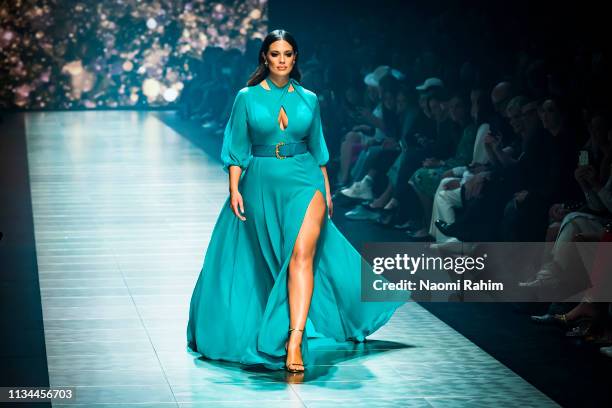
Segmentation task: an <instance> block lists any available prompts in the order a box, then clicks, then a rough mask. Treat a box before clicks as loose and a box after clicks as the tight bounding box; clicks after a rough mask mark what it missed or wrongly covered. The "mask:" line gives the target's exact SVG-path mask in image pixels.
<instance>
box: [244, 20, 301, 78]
mask: <svg viewBox="0 0 612 408" xmlns="http://www.w3.org/2000/svg"><path fill="white" fill-rule="evenodd" d="M279 40H285V41H287V42H288V43H289V44H291V47H293V52H294V54H295V64H293V68H292V69H291V72H290V73H289V78H293V79H295V80H296V81H298V82H299V81H300V80H301V79H302V74H301V72H300V69H299V68H298V56H299V54H298V45H297V42H296V41H295V38H293V36H292V35H291V33H289V32H288V31H285V30H274V31H272V32H271V33H269V34H268V35H267V36H266V38H265V39H264V40H263V43H262V44H261V48H260V49H259V53H258V54H257V60H258V62H257V68H256V69H255V71H254V72H253V73H252V74H251V76H250V77H249V80H248V81H247V86H254V85H258V84H259V83H260V82H261V81H263V79H264V78H265V77H267V76H268V74H269V73H270V69H269V68H268V67H267V66H266V64H265V58H264V55H265V54H267V53H268V50H269V49H270V44H272V43H273V42H275V41H279Z"/></svg>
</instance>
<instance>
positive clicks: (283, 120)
mask: <svg viewBox="0 0 612 408" xmlns="http://www.w3.org/2000/svg"><path fill="white" fill-rule="evenodd" d="M264 83H265V85H266V86H267V88H266V86H264ZM270 83H272V86H273V87H274V88H276V89H278V90H281V91H284V90H285V89H287V92H294V90H295V89H294V88H293V84H292V83H291V78H289V80H288V81H287V83H286V84H285V85H283V86H278V85H276V84H275V83H274V81H272V80H271V79H270V78H264V80H263V81H261V82H260V85H261V87H262V88H263V89H265V90H266V91H268V92H270V91H271V90H272V89H271V86H270ZM276 121H277V122H278V127H279V129H280V130H281V132H284V131H286V130H287V128H288V127H289V116H287V111H286V110H285V107H284V106H283V105H281V107H280V109H279V111H278V116H277V117H276Z"/></svg>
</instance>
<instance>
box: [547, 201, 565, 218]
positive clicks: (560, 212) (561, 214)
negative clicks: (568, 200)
mask: <svg viewBox="0 0 612 408" xmlns="http://www.w3.org/2000/svg"><path fill="white" fill-rule="evenodd" d="M567 214H569V210H567V209H565V208H564V206H563V204H559V203H557V204H553V205H552V206H551V207H550V210H548V216H549V217H550V219H551V221H552V222H556V221H561V220H563V218H565V216H566V215H567Z"/></svg>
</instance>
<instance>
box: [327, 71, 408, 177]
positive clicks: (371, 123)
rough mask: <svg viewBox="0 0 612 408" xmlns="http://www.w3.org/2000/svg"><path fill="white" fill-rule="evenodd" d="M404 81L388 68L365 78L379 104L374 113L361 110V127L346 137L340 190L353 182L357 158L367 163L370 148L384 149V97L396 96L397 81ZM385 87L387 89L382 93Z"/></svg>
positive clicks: (359, 114) (359, 111)
mask: <svg viewBox="0 0 612 408" xmlns="http://www.w3.org/2000/svg"><path fill="white" fill-rule="evenodd" d="M384 77H387V79H386V80H385V81H382V79H383V78H384ZM401 78H403V74H402V73H401V72H399V71H397V70H395V69H392V68H390V67H388V66H385V65H383V66H380V67H378V68H376V69H375V70H374V72H372V73H370V74H368V75H366V76H365V79H364V82H365V84H366V85H367V90H368V93H367V94H368V96H369V97H370V100H372V101H376V107H375V108H374V109H373V110H372V111H370V110H368V109H367V108H357V114H358V115H357V120H358V121H360V122H361V124H359V125H357V126H355V127H353V129H352V130H351V131H350V132H349V133H347V134H346V136H345V137H344V140H343V142H342V145H341V147H340V171H339V173H338V177H337V183H336V185H337V186H343V185H346V184H347V183H348V182H349V176H350V170H351V165H352V164H353V160H354V157H355V155H358V156H361V157H362V160H365V157H366V156H365V154H364V151H367V150H368V148H369V147H370V146H375V145H380V144H381V143H382V141H383V139H384V138H385V131H384V128H385V120H384V117H383V111H384V109H383V101H382V99H383V93H384V92H385V91H386V92H389V93H393V94H396V93H397V91H398V89H397V88H398V86H399V84H398V83H397V81H398V80H400V79H401ZM383 82H384V83H385V84H384V85H383V84H382V83H383ZM383 86H387V89H382V87H383Z"/></svg>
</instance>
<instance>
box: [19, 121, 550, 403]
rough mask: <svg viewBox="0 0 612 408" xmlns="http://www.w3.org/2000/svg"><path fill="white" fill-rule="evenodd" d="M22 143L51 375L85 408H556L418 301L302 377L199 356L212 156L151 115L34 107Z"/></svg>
mask: <svg viewBox="0 0 612 408" xmlns="http://www.w3.org/2000/svg"><path fill="white" fill-rule="evenodd" d="M27 142H28V160H29V169H30V178H31V189H32V204H33V212H34V226H35V235H36V249H37V254H38V264H39V278H40V287H41V294H42V297H43V298H42V307H43V317H44V325H45V339H46V347H47V355H48V366H49V377H50V382H51V385H52V386H53V385H56V386H60V385H61V386H75V387H77V391H76V394H77V401H76V402H78V403H80V404H83V406H92V404H93V403H99V404H101V405H96V406H102V405H103V404H108V405H111V406H118V405H120V406H122V407H128V406H139V407H142V406H147V407H157V406H160V407H171V406H181V407H182V406H185V407H194V406H211V405H214V406H244V404H245V403H246V405H256V406H261V405H263V406H266V407H268V406H270V407H281V406H282V407H323V406H337V404H338V403H341V404H343V405H349V404H350V406H355V407H357V406H368V407H370V406H372V407H373V406H389V407H391V406H401V407H463V406H465V407H475V406H483V407H484V406H486V407H490V406H517V407H519V406H520V407H526V406H532V407H533V406H538V407H540V406H542V407H545V406H556V404H554V403H553V402H552V401H551V400H549V399H548V398H547V397H546V396H544V395H543V394H542V393H540V392H539V391H538V390H537V389H535V388H534V387H533V386H531V385H530V384H528V383H527V382H526V381H524V380H522V379H521V378H520V377H518V376H517V375H516V374H514V373H513V372H512V371H511V370H509V369H508V368H506V367H505V366H503V365H502V364H500V363H499V362H497V361H496V360H495V359H493V358H492V357H491V356H489V355H488V354H486V353H485V352H484V351H482V350H481V349H479V348H478V347H476V346H475V345H474V344H473V343H471V342H469V341H468V340H467V339H465V338H464V337H463V336H461V335H460V334H459V333H457V332H456V331H454V330H453V329H451V328H450V327H448V326H447V325H446V324H444V323H443V322H442V321H440V320H438V319H437V318H436V317H434V316H433V315H431V314H430V313H429V312H427V311H426V310H425V309H423V308H421V307H420V306H419V305H417V304H407V305H405V306H404V307H402V308H401V309H399V310H398V312H397V313H396V315H395V316H394V317H393V318H392V319H391V321H390V322H389V324H388V325H386V326H385V327H383V328H382V329H381V330H380V331H378V332H377V333H376V334H375V335H373V336H372V337H371V340H372V341H370V342H367V343H365V344H361V345H358V346H354V345H352V344H344V343H341V344H337V343H334V342H330V341H326V340H317V341H314V342H312V343H311V344H312V346H313V352H314V353H315V355H316V356H317V360H316V365H315V366H313V367H310V369H309V370H308V372H307V374H306V375H305V376H304V377H303V378H299V377H287V376H286V374H285V373H284V372H281V371H279V372H264V371H256V370H244V369H242V368H241V367H238V366H235V365H231V364H221V363H216V362H209V361H203V360H201V359H198V356H196V355H193V354H191V353H189V352H187V351H186V345H185V326H186V320H187V312H188V306H189V305H188V301H189V297H190V295H191V290H192V288H193V285H194V283H195V280H196V278H197V275H198V273H199V270H200V267H201V263H202V260H203V255H204V252H205V249H206V244H207V242H208V240H209V237H210V233H211V231H212V227H213V225H214V222H215V220H216V216H217V214H218V212H219V210H220V206H221V205H222V204H223V201H224V199H225V198H226V194H227V184H226V183H227V180H226V175H225V173H223V172H222V170H221V167H220V166H219V163H218V162H217V160H216V158H214V157H211V156H210V155H208V154H206V153H204V151H203V150H202V149H199V148H197V147H196V146H195V145H194V144H192V143H191V142H189V141H188V140H186V139H185V138H183V137H181V136H180V135H179V134H177V133H176V132H174V131H173V130H172V129H170V128H168V127H167V126H165V125H164V124H163V123H162V122H161V121H159V120H158V119H157V118H156V116H155V113H147V112H139V113H137V112H126V111H114V112H113V111H97V112H52V113H30V114H28V118H27ZM228 341H231V339H228ZM131 404H132V405H131ZM54 406H59V405H54Z"/></svg>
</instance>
